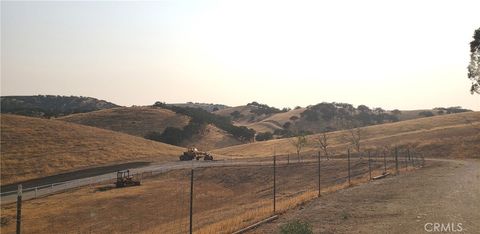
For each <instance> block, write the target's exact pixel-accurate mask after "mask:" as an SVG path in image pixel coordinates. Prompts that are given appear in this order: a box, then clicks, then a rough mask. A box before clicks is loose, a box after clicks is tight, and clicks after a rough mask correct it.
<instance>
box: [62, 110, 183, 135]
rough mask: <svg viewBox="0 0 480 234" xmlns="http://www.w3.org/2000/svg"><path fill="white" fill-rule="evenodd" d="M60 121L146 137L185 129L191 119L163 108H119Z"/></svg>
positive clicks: (69, 116) (75, 115) (82, 114)
mask: <svg viewBox="0 0 480 234" xmlns="http://www.w3.org/2000/svg"><path fill="white" fill-rule="evenodd" d="M59 120H63V121H67V122H71V123H77V124H83V125H88V126H92V127H97V128H103V129H107V130H112V131H117V132H123V133H126V134H130V135H134V136H139V137H145V136H146V135H147V134H148V133H149V132H152V131H155V132H163V131H164V130H165V128H167V127H175V128H183V127H184V126H186V125H187V124H188V122H189V121H190V118H189V117H188V116H184V115H180V114H176V113H175V112H173V111H170V110H166V109H162V108H152V107H118V108H112V109H108V110H99V111H94V112H89V113H80V114H73V115H68V116H65V117H61V118H59Z"/></svg>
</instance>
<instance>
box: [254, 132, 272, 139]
mask: <svg viewBox="0 0 480 234" xmlns="http://www.w3.org/2000/svg"><path fill="white" fill-rule="evenodd" d="M271 139H273V134H272V133H271V132H261V133H258V134H257V136H256V137H255V140H257V141H268V140H271Z"/></svg>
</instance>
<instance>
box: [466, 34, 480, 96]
mask: <svg viewBox="0 0 480 234" xmlns="http://www.w3.org/2000/svg"><path fill="white" fill-rule="evenodd" d="M468 78H469V79H470V80H472V87H471V88H470V92H471V93H472V94H473V93H477V94H480V28H478V29H477V30H475V33H474V34H473V41H472V42H470V64H469V65H468Z"/></svg>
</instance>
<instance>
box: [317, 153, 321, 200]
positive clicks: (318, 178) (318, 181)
mask: <svg viewBox="0 0 480 234" xmlns="http://www.w3.org/2000/svg"><path fill="white" fill-rule="evenodd" d="M320 196H321V195H320V151H318V197H320Z"/></svg>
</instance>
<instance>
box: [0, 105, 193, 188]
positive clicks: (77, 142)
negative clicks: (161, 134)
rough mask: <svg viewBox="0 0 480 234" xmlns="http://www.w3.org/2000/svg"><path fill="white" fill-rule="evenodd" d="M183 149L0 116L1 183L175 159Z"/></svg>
mask: <svg viewBox="0 0 480 234" xmlns="http://www.w3.org/2000/svg"><path fill="white" fill-rule="evenodd" d="M183 150H184V149H183V148H180V147H176V146H172V145H167V144H163V143H159V142H154V141H150V140H146V139H143V138H140V137H135V136H131V135H127V134H123V133H119V132H113V131H108V130H103V129H99V128H94V127H88V126H84V125H78V124H73V123H68V122H64V121H59V120H48V119H38V118H31V117H23V116H17V115H9V114H2V115H1V166H2V168H1V169H2V170H1V178H2V181H1V184H2V185H4V184H9V183H14V182H18V181H23V180H28V179H34V178H39V177H44V176H49V175H54V174H58V173H61V172H67V171H72V170H76V169H81V168H86V167H91V166H99V165H107V164H116V163H121V162H130V161H138V160H157V161H167V160H177V159H178V158H177V157H178V155H180V154H181V152H182V151H183Z"/></svg>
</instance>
